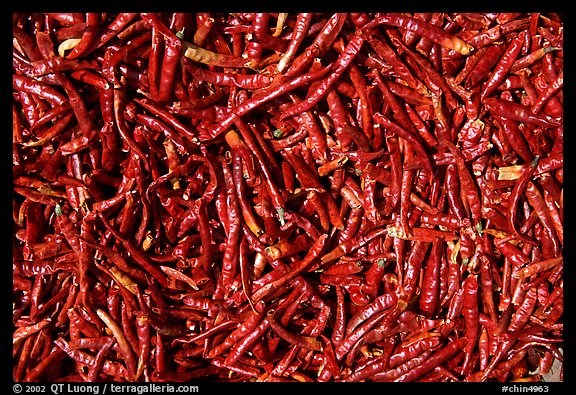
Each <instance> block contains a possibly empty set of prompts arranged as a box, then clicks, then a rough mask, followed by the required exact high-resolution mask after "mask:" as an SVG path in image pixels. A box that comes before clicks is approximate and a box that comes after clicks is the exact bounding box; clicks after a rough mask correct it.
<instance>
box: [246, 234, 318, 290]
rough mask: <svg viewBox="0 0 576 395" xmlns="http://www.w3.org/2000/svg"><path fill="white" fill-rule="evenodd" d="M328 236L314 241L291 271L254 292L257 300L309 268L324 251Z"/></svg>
mask: <svg viewBox="0 0 576 395" xmlns="http://www.w3.org/2000/svg"><path fill="white" fill-rule="evenodd" d="M327 238H328V235H326V234H323V235H321V236H320V237H319V238H318V239H317V240H316V241H315V242H314V245H313V246H312V247H311V249H310V251H309V252H308V253H307V254H306V256H305V257H304V259H302V260H301V261H300V262H299V263H298V265H295V266H294V267H293V269H292V270H291V271H289V272H288V273H286V274H285V275H283V276H282V277H281V278H279V279H277V280H275V281H274V282H271V283H270V284H266V285H265V286H263V287H262V288H260V289H259V290H258V291H256V292H254V294H253V295H252V297H253V299H254V300H255V301H258V300H260V299H262V298H263V297H264V296H265V295H266V294H268V293H270V292H271V291H274V290H276V289H279V288H280V287H282V286H283V285H284V284H286V283H287V282H288V281H290V280H292V279H293V278H294V277H296V276H297V275H299V274H300V273H301V272H303V271H304V270H306V269H308V268H309V266H310V265H311V264H312V263H313V262H314V260H315V259H316V258H317V257H318V256H319V255H320V253H321V252H322V249H323V248H324V245H325V243H326V239H327Z"/></svg>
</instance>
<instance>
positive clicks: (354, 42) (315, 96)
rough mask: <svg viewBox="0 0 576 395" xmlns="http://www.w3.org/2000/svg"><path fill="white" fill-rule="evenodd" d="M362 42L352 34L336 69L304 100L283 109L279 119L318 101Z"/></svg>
mask: <svg viewBox="0 0 576 395" xmlns="http://www.w3.org/2000/svg"><path fill="white" fill-rule="evenodd" d="M363 42H364V38H363V37H362V36H354V37H353V38H352V39H351V40H350V42H349V43H348V44H347V45H346V48H345V49H344V51H342V54H341V55H340V59H339V60H338V62H337V65H338V66H337V67H336V69H335V70H334V71H333V72H332V73H331V74H330V75H329V76H328V77H327V78H326V79H324V80H322V83H321V85H319V86H318V87H317V88H316V90H315V91H314V92H313V93H312V94H311V95H310V96H309V97H307V98H306V100H303V101H302V102H300V103H298V104H296V105H295V106H293V107H291V108H289V109H287V110H285V111H284V112H283V113H282V115H281V119H284V118H287V117H290V116H293V115H296V114H300V113H301V112H303V111H307V110H309V109H310V108H312V107H313V106H314V105H315V104H316V103H318V101H320V100H321V99H322V98H323V97H324V96H325V95H326V93H327V92H328V90H329V89H330V87H331V86H332V85H333V84H334V82H335V81H336V80H337V79H338V78H340V76H341V75H342V74H343V73H344V71H346V68H347V67H348V66H349V65H350V63H351V62H352V60H353V59H354V57H355V56H356V54H357V53H358V52H359V51H360V48H361V47H362V44H363Z"/></svg>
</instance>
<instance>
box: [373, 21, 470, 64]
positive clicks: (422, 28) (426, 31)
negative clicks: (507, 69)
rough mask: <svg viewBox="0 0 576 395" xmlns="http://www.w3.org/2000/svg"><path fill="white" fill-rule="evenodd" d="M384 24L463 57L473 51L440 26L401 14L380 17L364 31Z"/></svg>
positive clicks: (468, 45)
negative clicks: (424, 39) (410, 32)
mask: <svg viewBox="0 0 576 395" xmlns="http://www.w3.org/2000/svg"><path fill="white" fill-rule="evenodd" d="M382 24H384V25H392V26H396V27H399V28H402V29H407V30H411V31H414V32H416V33H418V34H419V35H420V36H423V37H426V38H428V39H430V40H431V41H433V42H435V43H438V44H440V45H442V46H445V47H446V48H449V49H453V50H455V51H457V52H459V53H460V54H462V55H468V54H469V53H470V52H471V51H472V50H473V47H472V46H471V45H470V44H468V43H466V42H465V41H464V40H462V39H460V38H459V37H457V36H452V35H451V34H449V33H446V32H445V31H444V30H443V29H441V28H440V27H438V26H435V25H432V24H431V23H429V22H426V21H423V20H419V19H415V18H412V17H408V16H404V15H400V14H388V15H381V16H378V17H376V18H375V19H374V20H372V21H371V22H370V23H368V24H366V25H364V27H363V30H369V29H372V28H374V27H376V26H377V25H382Z"/></svg>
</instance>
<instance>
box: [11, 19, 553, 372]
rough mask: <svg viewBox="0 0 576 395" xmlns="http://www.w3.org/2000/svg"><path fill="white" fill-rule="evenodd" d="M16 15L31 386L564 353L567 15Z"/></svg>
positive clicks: (498, 362) (16, 278) (415, 367)
mask: <svg viewBox="0 0 576 395" xmlns="http://www.w3.org/2000/svg"><path fill="white" fill-rule="evenodd" d="M12 22H13V27H12V31H13V77H12V78H13V92H12V111H13V183H14V184H13V188H14V190H13V208H12V212H13V221H14V232H13V356H14V363H13V379H14V380H16V381H77V380H84V381H141V382H143V381H157V382H161V381H193V380H205V381H243V382H246V381H301V382H307V381H315V382H326V381H337V382H338V381H432V382H456V381H541V380H543V377H544V375H546V374H547V373H549V372H550V368H551V366H552V363H553V362H554V361H562V358H563V356H562V352H563V337H562V336H563V285H564V283H563V257H562V252H563V228H562V224H563V114H562V110H563V93H562V88H563V20H562V16H561V15H558V14H553V13H549V14H540V13H532V14H519V13H414V14H388V13H385V14H370V13H350V14H345V13H336V14H326V13H316V14H315V13H301V14H290V13H288V14H286V13H211V14H209V13H197V14H187V13H174V14H168V13H165V14H161V13H158V14H155V13H140V14H138V13H121V14H106V13H86V14H84V13H30V14H21V13H20V14H19V13H16V14H13V18H12Z"/></svg>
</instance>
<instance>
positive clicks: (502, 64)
mask: <svg viewBox="0 0 576 395" xmlns="http://www.w3.org/2000/svg"><path fill="white" fill-rule="evenodd" d="M525 35H526V32H525V31H522V32H520V33H519V34H518V35H517V36H516V37H514V38H513V39H512V40H511V41H510V43H509V44H508V46H507V47H506V50H505V51H504V53H503V54H502V56H501V57H500V59H499V60H498V63H497V64H496V66H495V68H494V71H493V73H492V75H491V76H490V77H489V79H488V81H487V82H486V84H485V85H484V87H483V88H482V93H481V94H480V98H481V99H482V100H484V99H486V98H487V97H488V96H490V94H492V93H493V92H494V91H495V90H496V88H497V86H498V85H499V84H500V83H501V82H502V81H503V80H504V78H505V76H506V74H507V73H508V72H509V71H510V69H511V68H512V65H513V64H514V62H515V61H516V58H517V57H518V55H519V54H520V51H521V49H522V44H523V40H524V36H525Z"/></svg>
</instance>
